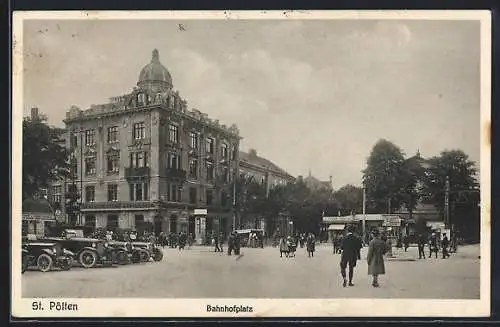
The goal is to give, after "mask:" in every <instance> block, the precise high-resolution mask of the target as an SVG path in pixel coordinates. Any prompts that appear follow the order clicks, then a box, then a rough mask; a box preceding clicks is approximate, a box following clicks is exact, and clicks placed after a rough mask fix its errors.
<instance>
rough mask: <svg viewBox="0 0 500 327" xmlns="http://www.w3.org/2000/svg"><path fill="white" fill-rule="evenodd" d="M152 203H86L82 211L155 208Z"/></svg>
mask: <svg viewBox="0 0 500 327" xmlns="http://www.w3.org/2000/svg"><path fill="white" fill-rule="evenodd" d="M154 206H155V203H154V202H151V201H109V202H84V203H82V204H81V207H80V208H81V209H122V208H123V209H124V208H153V207H154Z"/></svg>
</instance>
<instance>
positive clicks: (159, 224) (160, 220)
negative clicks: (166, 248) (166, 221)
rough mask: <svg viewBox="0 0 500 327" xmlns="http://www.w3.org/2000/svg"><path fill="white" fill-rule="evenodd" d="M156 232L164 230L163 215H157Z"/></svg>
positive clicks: (156, 233) (158, 233)
mask: <svg viewBox="0 0 500 327" xmlns="http://www.w3.org/2000/svg"><path fill="white" fill-rule="evenodd" d="M154 232H155V235H156V236H158V235H160V233H161V232H163V217H162V216H156V217H155V220H154Z"/></svg>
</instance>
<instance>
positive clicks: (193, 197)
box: [189, 187, 197, 204]
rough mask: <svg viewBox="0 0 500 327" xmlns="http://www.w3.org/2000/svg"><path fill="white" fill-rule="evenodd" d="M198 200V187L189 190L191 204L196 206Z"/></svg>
mask: <svg viewBox="0 0 500 327" xmlns="http://www.w3.org/2000/svg"><path fill="white" fill-rule="evenodd" d="M196 202H197V198H196V187H190V188H189V203H192V204H196Z"/></svg>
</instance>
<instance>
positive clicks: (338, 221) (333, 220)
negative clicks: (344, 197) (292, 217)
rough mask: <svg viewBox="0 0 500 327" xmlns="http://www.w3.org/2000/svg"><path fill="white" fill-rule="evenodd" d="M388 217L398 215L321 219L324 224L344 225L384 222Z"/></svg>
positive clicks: (367, 215)
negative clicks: (358, 222)
mask: <svg viewBox="0 0 500 327" xmlns="http://www.w3.org/2000/svg"><path fill="white" fill-rule="evenodd" d="M389 217H394V218H396V217H397V218H399V217H400V216H399V215H389V214H366V215H362V214H361V215H354V216H352V215H349V216H339V217H335V216H332V217H323V222H324V223H334V224H345V223H349V222H355V221H361V220H363V219H364V220H365V221H384V220H386V219H387V218H389Z"/></svg>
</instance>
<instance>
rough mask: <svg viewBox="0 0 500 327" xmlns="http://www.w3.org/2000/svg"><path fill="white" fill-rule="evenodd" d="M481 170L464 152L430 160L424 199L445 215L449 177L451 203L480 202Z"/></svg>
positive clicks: (445, 154)
mask: <svg viewBox="0 0 500 327" xmlns="http://www.w3.org/2000/svg"><path fill="white" fill-rule="evenodd" d="M476 174H477V169H476V167H475V163H474V162H473V161H471V160H470V159H469V157H468V155H467V154H465V153H464V152H463V151H462V150H446V151H442V152H441V154H440V155H439V156H435V157H432V158H430V159H428V160H427V169H426V170H425V175H424V177H423V200H424V201H425V202H426V203H430V204H433V205H434V206H436V208H437V209H438V210H439V211H440V212H441V213H442V214H444V209H445V190H446V178H447V177H448V178H449V188H450V193H449V203H450V205H453V204H454V203H461V204H463V203H476V204H477V201H478V196H479V190H478V186H479V184H478V181H477V178H476Z"/></svg>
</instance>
